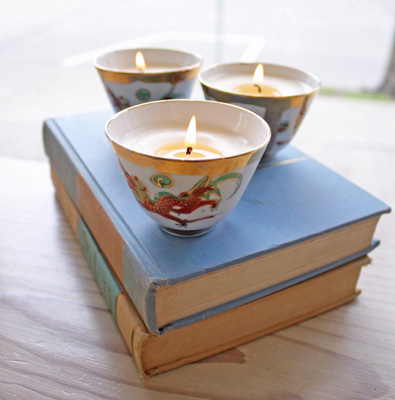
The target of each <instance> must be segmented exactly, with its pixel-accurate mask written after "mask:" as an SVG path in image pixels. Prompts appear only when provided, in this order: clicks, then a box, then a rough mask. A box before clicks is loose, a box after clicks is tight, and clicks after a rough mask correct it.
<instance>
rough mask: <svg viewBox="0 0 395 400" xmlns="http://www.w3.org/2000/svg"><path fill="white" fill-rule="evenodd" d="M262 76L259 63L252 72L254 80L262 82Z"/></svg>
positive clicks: (261, 67)
mask: <svg viewBox="0 0 395 400" xmlns="http://www.w3.org/2000/svg"><path fill="white" fill-rule="evenodd" d="M263 76H264V72H263V65H262V64H259V65H258V66H257V67H256V69H255V72H254V82H255V83H258V84H259V83H263Z"/></svg>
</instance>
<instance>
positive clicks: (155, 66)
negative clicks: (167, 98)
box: [122, 63, 181, 73]
mask: <svg viewBox="0 0 395 400" xmlns="http://www.w3.org/2000/svg"><path fill="white" fill-rule="evenodd" d="M179 68H181V67H180V65H177V64H170V63H169V64H167V63H146V68H145V70H144V71H140V70H139V69H138V68H137V67H136V66H135V65H131V66H130V67H126V68H122V71H125V72H141V73H144V72H147V73H150V72H170V71H174V70H175V69H179Z"/></svg>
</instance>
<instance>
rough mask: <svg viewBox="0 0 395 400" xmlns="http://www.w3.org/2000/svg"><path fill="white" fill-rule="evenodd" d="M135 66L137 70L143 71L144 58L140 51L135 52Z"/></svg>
mask: <svg viewBox="0 0 395 400" xmlns="http://www.w3.org/2000/svg"><path fill="white" fill-rule="evenodd" d="M136 67H137V69H138V70H139V71H145V68H146V67H145V60H144V57H143V53H141V51H139V52H137V54H136Z"/></svg>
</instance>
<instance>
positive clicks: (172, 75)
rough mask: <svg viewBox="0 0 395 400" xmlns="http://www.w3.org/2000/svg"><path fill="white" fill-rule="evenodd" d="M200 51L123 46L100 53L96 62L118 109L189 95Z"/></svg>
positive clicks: (196, 71) (113, 104)
mask: <svg viewBox="0 0 395 400" xmlns="http://www.w3.org/2000/svg"><path fill="white" fill-rule="evenodd" d="M201 64H202V58H201V56H200V55H198V54H195V53H191V52H186V51H179V50H167V49H154V48H142V49H123V50H115V51H111V52H108V53H104V54H101V55H99V56H98V57H97V58H96V59H95V60H94V66H95V67H96V69H97V71H98V72H99V75H100V78H101V80H102V83H103V85H104V88H105V90H106V93H107V95H108V97H109V100H110V102H111V104H112V106H113V108H114V110H115V111H120V110H123V109H125V108H127V107H130V106H133V105H137V104H141V103H145V102H147V101H155V100H162V99H172V98H188V97H189V96H190V95H191V92H192V88H193V85H194V83H195V80H196V77H197V75H198V73H199V70H200V67H201Z"/></svg>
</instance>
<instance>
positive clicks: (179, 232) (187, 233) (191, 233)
mask: <svg viewBox="0 0 395 400" xmlns="http://www.w3.org/2000/svg"><path fill="white" fill-rule="evenodd" d="M161 229H162V230H163V231H165V232H166V233H168V234H170V235H173V236H179V237H197V236H202V235H204V234H206V233H208V232H210V231H211V229H213V226H210V227H208V228H203V229H194V230H183V229H173V228H168V227H166V226H161Z"/></svg>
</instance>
